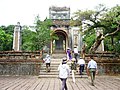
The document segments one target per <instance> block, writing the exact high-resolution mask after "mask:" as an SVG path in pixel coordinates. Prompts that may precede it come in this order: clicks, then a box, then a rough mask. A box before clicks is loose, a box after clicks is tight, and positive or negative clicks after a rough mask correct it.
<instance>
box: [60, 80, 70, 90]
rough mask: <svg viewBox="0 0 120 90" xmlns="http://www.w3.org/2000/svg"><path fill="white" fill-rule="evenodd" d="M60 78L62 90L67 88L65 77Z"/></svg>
mask: <svg viewBox="0 0 120 90" xmlns="http://www.w3.org/2000/svg"><path fill="white" fill-rule="evenodd" d="M60 79H61V81H62V90H64V89H65V90H68V88H67V84H66V80H67V78H64V79H63V78H60Z"/></svg>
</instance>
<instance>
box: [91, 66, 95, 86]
mask: <svg viewBox="0 0 120 90" xmlns="http://www.w3.org/2000/svg"><path fill="white" fill-rule="evenodd" d="M95 73H96V69H95V68H91V69H90V77H91V83H92V85H94V80H95Z"/></svg>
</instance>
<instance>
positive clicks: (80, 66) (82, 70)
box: [78, 57, 85, 77]
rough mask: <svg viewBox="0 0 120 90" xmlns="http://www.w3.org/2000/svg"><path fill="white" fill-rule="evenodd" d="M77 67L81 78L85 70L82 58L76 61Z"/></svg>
mask: <svg viewBox="0 0 120 90" xmlns="http://www.w3.org/2000/svg"><path fill="white" fill-rule="evenodd" d="M78 65H79V73H80V75H81V77H82V75H83V72H84V68H85V60H84V59H83V58H82V57H80V59H79V60H78Z"/></svg>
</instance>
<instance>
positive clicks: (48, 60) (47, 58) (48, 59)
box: [44, 55, 51, 63]
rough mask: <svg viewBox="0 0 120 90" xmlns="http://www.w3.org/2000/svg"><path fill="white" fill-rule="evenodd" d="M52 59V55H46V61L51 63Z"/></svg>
mask: <svg viewBox="0 0 120 90" xmlns="http://www.w3.org/2000/svg"><path fill="white" fill-rule="evenodd" d="M50 60H51V58H50V56H49V55H46V57H45V59H44V61H45V63H50Z"/></svg>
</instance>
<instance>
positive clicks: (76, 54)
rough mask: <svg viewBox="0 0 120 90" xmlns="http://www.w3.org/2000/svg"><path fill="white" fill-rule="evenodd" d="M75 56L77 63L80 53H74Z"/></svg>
mask: <svg viewBox="0 0 120 90" xmlns="http://www.w3.org/2000/svg"><path fill="white" fill-rule="evenodd" d="M74 58H75V60H76V63H77V62H78V60H77V58H78V53H74Z"/></svg>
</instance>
